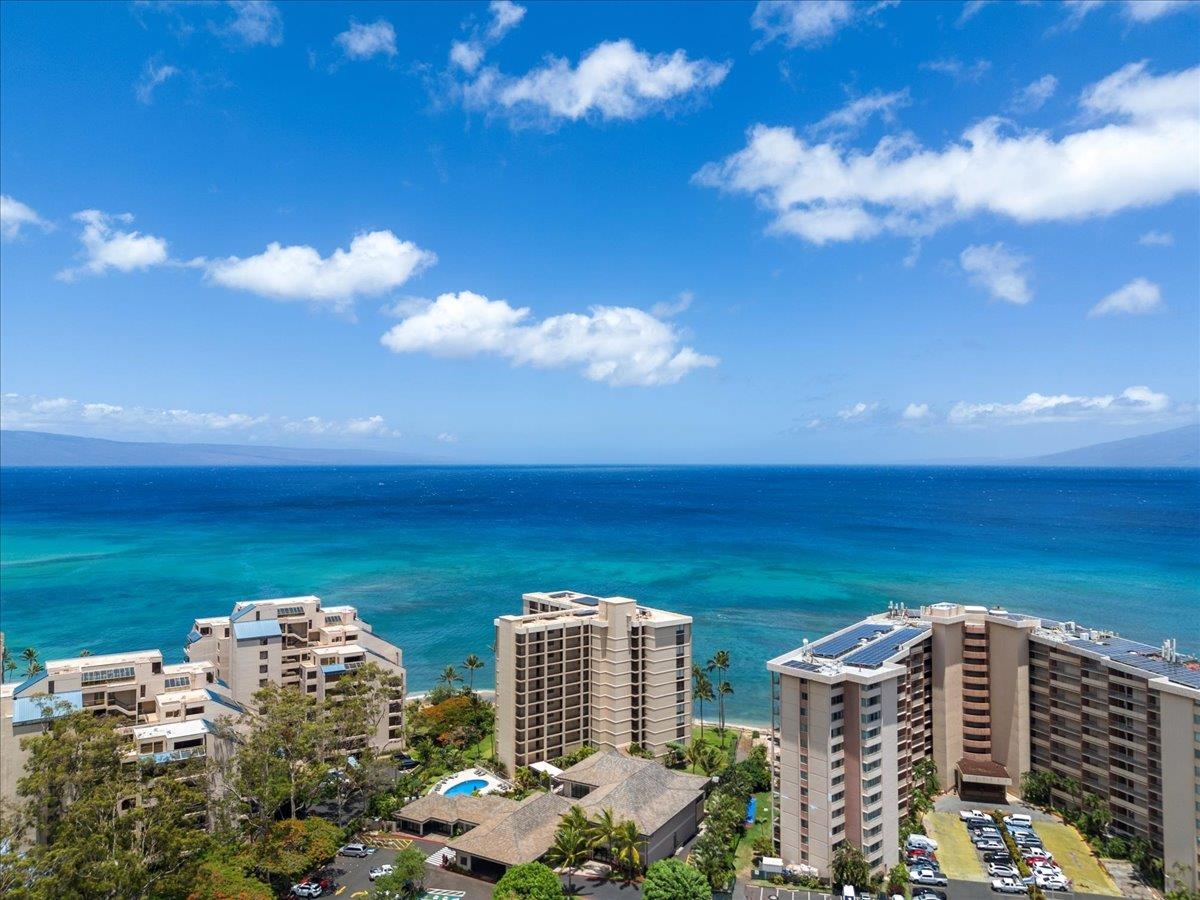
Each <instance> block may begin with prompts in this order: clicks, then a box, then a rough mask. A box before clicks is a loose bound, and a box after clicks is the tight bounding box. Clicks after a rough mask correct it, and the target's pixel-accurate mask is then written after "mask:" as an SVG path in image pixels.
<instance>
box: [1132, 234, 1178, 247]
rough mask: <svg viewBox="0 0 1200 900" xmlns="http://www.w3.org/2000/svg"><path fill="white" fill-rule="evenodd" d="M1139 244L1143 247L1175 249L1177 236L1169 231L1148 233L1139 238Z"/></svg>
mask: <svg viewBox="0 0 1200 900" xmlns="http://www.w3.org/2000/svg"><path fill="white" fill-rule="evenodd" d="M1138 243H1139V244H1141V245H1142V246H1143V247H1173V246H1175V235H1173V234H1171V232H1169V231H1147V232H1146V233H1145V234H1143V235H1141V236H1140V237H1139V238H1138Z"/></svg>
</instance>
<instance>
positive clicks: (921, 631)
mask: <svg viewBox="0 0 1200 900" xmlns="http://www.w3.org/2000/svg"><path fill="white" fill-rule="evenodd" d="M928 633H929V626H928V625H925V626H916V625H910V626H906V627H904V628H897V629H896V630H895V631H893V632H890V633H889V634H885V635H884V636H883V637H881V638H878V639H877V640H874V641H872V642H871V643H869V644H867V645H866V646H863V647H860V648H859V649H857V650H855V651H854V652H853V653H851V654H850V655H848V656H844V657H842V662H844V663H845V664H846V665H848V666H881V665H883V664H884V663H885V662H887V661H888V660H889V659H890V658H891V657H893V656H895V655H896V654H897V653H899V652H900V647H901V646H902V645H904V644H906V643H908V642H909V641H912V640H914V639H916V638H919V637H922V636H924V635H926V634H928Z"/></svg>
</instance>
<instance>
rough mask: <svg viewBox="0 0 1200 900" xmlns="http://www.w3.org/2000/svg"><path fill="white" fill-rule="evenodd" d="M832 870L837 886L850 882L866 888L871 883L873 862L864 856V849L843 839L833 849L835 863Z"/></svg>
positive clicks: (834, 882)
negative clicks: (869, 861)
mask: <svg viewBox="0 0 1200 900" xmlns="http://www.w3.org/2000/svg"><path fill="white" fill-rule="evenodd" d="M830 870H831V872H832V875H833V884H834V887H835V888H836V887H837V886H838V885H846V884H850V885H854V887H856V888H864V889H865V888H867V887H869V886H870V884H871V864H870V863H868V862H867V858H866V857H865V856H863V852H862V850H860V849H859V848H858V847H856V846H855V845H854V844H852V843H850V842H849V841H842V842H841V843H840V844H838V845H837V849H835V850H834V851H833V865H832V866H831V867H830ZM835 893H836V891H835Z"/></svg>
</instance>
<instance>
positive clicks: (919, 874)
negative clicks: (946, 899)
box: [908, 867, 950, 887]
mask: <svg viewBox="0 0 1200 900" xmlns="http://www.w3.org/2000/svg"><path fill="white" fill-rule="evenodd" d="M908 880H909V881H911V882H912V883H913V884H934V885H937V886H938V887H946V886H947V885H949V884H950V879H949V878H947V877H946V876H945V875H943V874H942V873H941V872H939V871H937V870H936V869H933V868H929V867H925V868H923V869H913V871H912V872H910V873H909V876H908Z"/></svg>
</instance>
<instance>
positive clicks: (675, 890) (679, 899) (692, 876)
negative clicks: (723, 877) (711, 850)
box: [642, 859, 712, 900]
mask: <svg viewBox="0 0 1200 900" xmlns="http://www.w3.org/2000/svg"><path fill="white" fill-rule="evenodd" d="M642 896H643V897H644V898H645V900H711V897H712V888H710V887H709V886H708V882H707V881H706V880H705V878H704V876H703V875H701V874H700V873H699V872H698V871H696V870H695V869H693V868H692V867H691V866H689V865H687V864H686V863H684V862H682V861H681V860H678V859H660V860H659V861H658V862H656V863H655V864H654V865H652V866H651V867H650V868H649V869H648V870H647V871H646V879H645V881H643V882H642Z"/></svg>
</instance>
